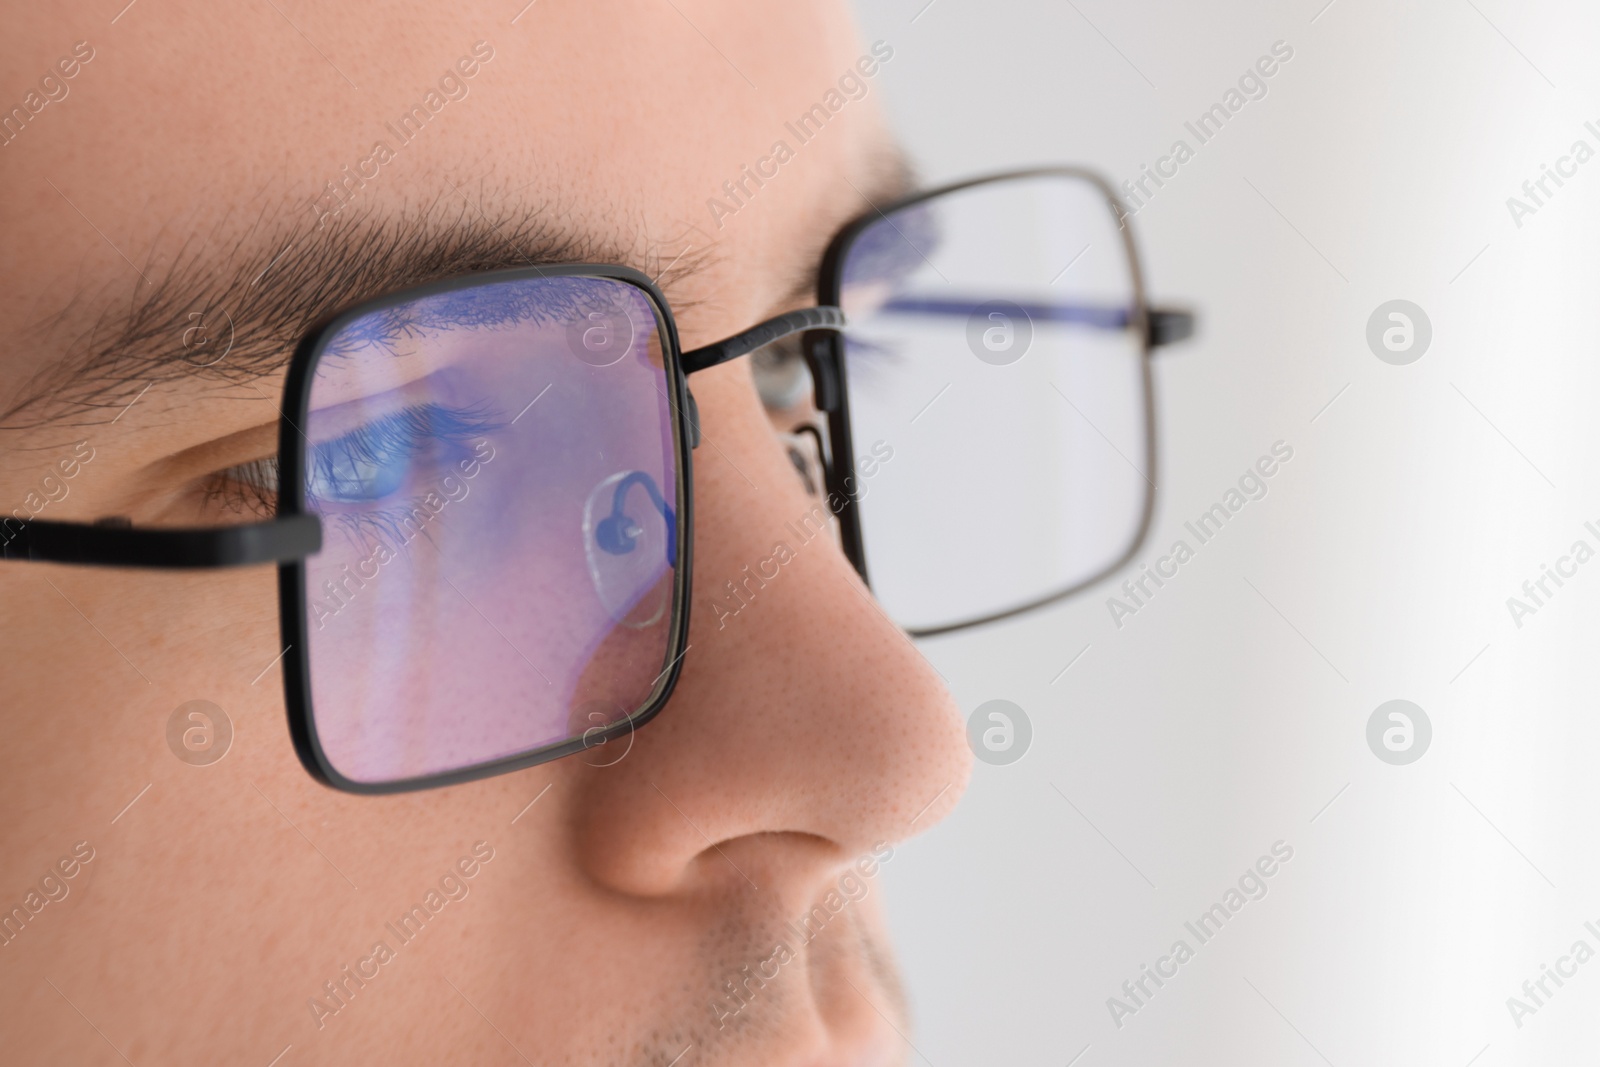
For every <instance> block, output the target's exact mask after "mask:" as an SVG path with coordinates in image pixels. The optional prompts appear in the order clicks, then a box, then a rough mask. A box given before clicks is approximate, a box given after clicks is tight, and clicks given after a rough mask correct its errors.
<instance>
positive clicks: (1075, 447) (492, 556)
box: [0, 168, 1193, 793]
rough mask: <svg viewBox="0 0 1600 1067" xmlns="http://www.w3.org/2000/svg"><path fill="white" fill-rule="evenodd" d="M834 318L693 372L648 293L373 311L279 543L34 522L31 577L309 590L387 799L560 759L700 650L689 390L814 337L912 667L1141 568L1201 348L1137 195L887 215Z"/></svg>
mask: <svg viewBox="0 0 1600 1067" xmlns="http://www.w3.org/2000/svg"><path fill="white" fill-rule="evenodd" d="M817 285H818V296H819V303H820V305H821V306H819V307H815V308H809V309H805V310H802V311H796V312H791V313H789V314H786V315H781V316H778V317H777V318H774V319H771V320H769V321H767V322H764V323H761V324H760V325H758V326H755V327H753V328H752V329H750V330H747V331H745V332H743V333H740V334H738V335H736V336H734V337H731V338H729V339H727V340H724V341H721V342H718V343H717V344H713V345H708V346H706V347H704V348H699V349H695V350H692V351H689V352H683V351H682V350H681V349H680V347H679V343H678V336H677V329H676V326H675V325H674V322H673V317H672V311H671V309H670V307H669V306H668V305H667V303H666V301H665V299H664V298H663V297H662V295H661V293H660V292H659V291H658V290H657V288H656V286H655V285H654V284H653V283H652V282H651V280H650V279H649V278H648V277H646V276H645V275H643V274H641V273H639V272H638V271H635V270H631V269H629V268H626V267H620V266H603V265H593V264H573V265H563V266H546V267H530V268H525V269H516V270H506V271H497V272H492V273H484V274H477V275H471V276H467V277H460V278H450V279H446V280H443V281H438V282H435V283H432V284H429V285H424V286H420V287H417V288H413V289H408V290H405V291H403V292H398V293H392V294H389V295H387V296H383V297H380V298H378V299H375V300H370V301H367V302H365V303H362V304H359V305H357V306H355V307H353V308H350V309H348V310H346V311H344V312H342V313H340V314H338V315H335V316H334V317H333V318H331V319H330V320H328V321H326V322H324V323H322V324H320V325H318V326H317V327H315V328H313V329H312V330H311V331H310V332H309V333H308V334H307V335H306V337H305V338H304V340H303V341H302V342H301V344H300V345H299V347H298V348H297V350H296V352H295V354H294V357H293V359H292V361H291V362H290V365H289V369H288V376H287V379H286V383H285V386H284V394H283V403H282V419H281V421H280V427H279V453H278V468H277V479H276V485H263V486H262V487H261V488H262V489H263V490H265V491H275V493H276V516H275V518H273V519H272V520H271V521H267V522H258V523H250V524H244V525H236V526H224V527H215V528H205V529H167V528H137V529H136V528H132V527H131V526H130V524H128V523H127V522H126V521H125V520H118V519H108V520H101V521H100V522H97V523H94V524H71V523H56V522H42V521H25V522H21V521H16V520H11V519H7V520H4V521H0V558H5V559H29V560H43V561H51V562H59V563H79V564H102V565H111V566H127V567H150V568H209V567H226V566H236V565H244V564H252V563H265V562H275V563H277V564H278V565H279V612H280V620H281V629H282V635H283V643H284V645H285V646H286V649H287V650H286V652H285V653H284V654H283V656H282V670H283V678H284V686H285V693H286V700H287V705H288V711H289V723H290V732H291V735H292V737H293V740H294V744H295V748H296V751H297V752H298V754H299V756H300V759H301V761H302V763H303V764H304V765H305V767H306V769H307V770H308V771H309V772H310V773H311V774H312V775H313V776H314V777H316V778H317V779H319V780H321V781H323V782H325V783H327V784H329V785H331V786H334V787H336V788H340V789H344V790H348V791H351V792H358V793H383V792H394V791H400V790H409V789H419V788H426V787H430V786H437V785H444V784H448V783H451V782H459V781H464V780H468V779H472V778H478V777H483V776H486V775H491V774H498V773H502V772H505V771H510V770H514V769H516V768H520V767H525V766H529V765H532V764H535V763H541V762H546V761H549V760H554V759H558V758H560V757H563V756H566V755H570V754H572V753H575V752H579V751H582V750H584V749H587V748H591V747H593V746H596V745H599V744H603V743H605V742H607V741H609V740H611V739H613V738H617V737H620V736H622V735H623V734H626V733H628V732H631V731H632V730H634V729H635V728H637V727H638V726H640V725H642V724H643V723H645V722H646V721H648V720H649V719H650V718H651V717H653V716H654V715H655V714H656V713H657V712H659V711H660V710H661V708H662V707H663V706H664V705H665V704H666V702H667V700H668V699H669V697H670V696H671V694H672V690H673V687H674V685H675V683H676V681H677V678H678V674H679V672H680V671H681V669H682V666H683V661H684V657H685V653H686V651H687V640H688V630H689V604H690V595H689V594H690V556H691V550H692V547H693V537H692V528H693V527H692V515H693V493H692V487H691V467H692V464H691V456H692V454H693V451H694V449H695V447H696V446H697V445H698V444H699V428H698V427H699V419H698V414H697V412H696V408H695V402H694V397H693V395H692V393H691V392H690V391H689V385H688V376H689V375H691V374H694V373H695V372H697V371H700V370H704V369H706V368H708V367H713V366H716V365H718V364H721V363H724V362H727V361H729V360H732V359H736V358H738V357H740V356H743V355H747V354H750V353H752V352H755V351H757V350H758V349H762V348H764V347H766V346H770V345H772V344H773V342H777V341H780V340H782V339H784V338H789V337H798V338H799V341H800V345H799V349H800V351H799V354H798V356H794V357H790V358H792V359H799V360H801V361H803V365H804V368H805V372H806V374H807V375H809V379H810V383H809V388H810V391H811V393H812V398H813V403H814V406H815V408H816V410H817V412H818V413H819V417H820V419H821V420H822V422H823V423H824V425H823V426H822V427H820V428H817V429H815V430H814V431H813V436H814V438H815V441H816V446H817V450H818V453H819V456H820V459H821V462H822V469H823V473H824V484H825V489H826V497H825V499H826V505H827V510H826V512H825V513H823V514H824V517H825V519H826V521H827V522H828V523H829V524H830V525H832V526H833V527H834V528H835V529H836V532H837V534H838V537H839V539H840V542H841V544H842V546H843V549H844V551H845V553H846V554H847V555H848V556H849V558H850V560H851V562H852V563H853V564H854V565H855V567H856V568H857V570H858V571H860V573H861V574H862V577H863V578H864V579H869V580H870V582H871V584H872V587H873V589H874V592H875V594H876V595H877V597H878V599H879V600H880V602H881V603H882V605H883V606H884V609H885V610H886V611H887V612H888V613H889V615H890V616H891V617H892V618H893V619H894V620H895V621H896V622H897V623H899V624H900V625H902V626H903V627H905V628H906V629H908V630H909V631H910V632H912V633H914V634H919V633H922V634H925V633H940V632H947V631H950V630H954V629H959V628H962V627H965V626H972V625H977V624H979V623H983V622H987V621H990V620H993V619H997V618H1001V617H1005V616H1008V615H1012V614H1015V613H1017V612H1020V611H1025V610H1028V609H1030V608H1035V607H1038V606H1040V605H1042V604H1046V603H1049V602H1051V601H1054V600H1057V599H1060V598H1061V597H1063V596H1066V595H1068V594H1070V593H1071V592H1073V591H1075V590H1077V589H1080V588H1082V587H1083V586H1085V585H1087V584H1089V583H1091V582H1093V581H1095V580H1096V579H1098V578H1100V577H1102V576H1104V575H1105V574H1107V573H1109V572H1110V571H1112V570H1114V569H1115V568H1116V567H1118V566H1119V565H1120V564H1121V563H1122V562H1124V561H1125V560H1126V559H1127V558H1128V557H1129V556H1130V555H1131V554H1132V553H1133V552H1134V551H1135V550H1136V548H1137V547H1138V545H1139V543H1140V541H1141V539H1142V538H1143V536H1144V533H1145V530H1146V528H1147V526H1148V524H1149V517H1150V511H1151V506H1152V502H1153V483H1154V470H1153V464H1154V460H1155V436H1154V435H1155V429H1154V418H1153V407H1152V395H1151V384H1150V373H1149V360H1148V357H1149V355H1150V353H1151V351H1152V349H1153V348H1154V347H1155V346H1157V345H1161V344H1165V343H1168V342H1171V341H1175V340H1178V339H1180V338H1182V337H1184V336H1187V335H1188V334H1189V333H1190V332H1191V330H1192V327H1193V318H1192V316H1190V315H1189V314H1188V313H1186V312H1181V311H1155V310H1151V309H1149V308H1148V307H1147V306H1146V304H1145V298H1144V293H1143V288H1142V284H1141V281H1140V274H1139V266H1138V261H1137V257H1136V255H1135V251H1134V247H1133V244H1132V239H1131V235H1130V234H1129V232H1128V231H1127V229H1126V227H1125V226H1124V225H1123V224H1122V216H1121V213H1120V211H1119V210H1118V208H1117V203H1116V199H1115V195H1114V194H1113V193H1112V191H1111V189H1110V187H1109V186H1108V185H1106V184H1105V183H1104V182H1103V181H1102V180H1100V179H1099V178H1097V177H1096V176H1094V175H1092V174H1089V173H1087V172H1084V171H1080V170H1076V169H1068V168H1053V169H1040V170H1030V171H1024V172H1017V173H1010V174H1003V175H998V176H993V177H988V178H983V179H979V180H976V181H971V182H965V183H961V184H958V185H952V186H948V187H945V188H942V189H938V190H935V191H933V192H929V193H924V194H921V195H919V196H914V197H911V198H909V199H906V200H903V201H900V202H898V203H896V204H893V205H890V206H887V207H884V208H882V209H875V210H873V211H872V212H870V213H869V214H867V215H865V216H863V217H862V218H860V219H858V220H857V221H855V222H853V223H851V224H850V225H848V226H846V227H845V228H844V229H843V230H841V231H840V232H839V233H838V235H837V236H836V237H835V238H834V240H833V242H832V244H831V245H830V247H829V248H828V251H827V253H826V255H825V257H824V259H823V262H822V266H821V270H820V274H819V277H818V283H817ZM770 351H772V350H770V349H769V353H770ZM765 366H766V368H767V370H768V371H769V372H770V370H771V366H772V364H771V361H770V360H769V361H768V362H767V364H765ZM769 376H770V374H769ZM824 430H825V432H823V431H824Z"/></svg>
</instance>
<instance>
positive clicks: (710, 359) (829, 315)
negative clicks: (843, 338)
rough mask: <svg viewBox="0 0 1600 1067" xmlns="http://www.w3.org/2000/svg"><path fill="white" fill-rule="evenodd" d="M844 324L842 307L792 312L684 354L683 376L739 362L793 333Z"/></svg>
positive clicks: (840, 327)
mask: <svg viewBox="0 0 1600 1067" xmlns="http://www.w3.org/2000/svg"><path fill="white" fill-rule="evenodd" d="M844 325H845V322H844V311H843V310H841V309H840V308H836V307H827V306H823V307H814V308H804V309H802V310H800V311H791V312H789V313H788V314H786V315H779V316H778V317H777V318H772V319H768V320H767V321H766V322H763V323H760V324H758V325H755V326H752V327H750V328H749V329H748V330H746V331H744V332H743V333H736V334H734V335H733V336H732V337H729V338H727V339H726V340H722V341H718V342H717V343H716V344H711V345H706V346H705V347H704V348H696V349H693V350H691V351H689V352H685V353H684V354H683V373H685V374H693V373H694V372H695V371H702V370H706V369H707V368H709V367H715V366H717V365H718V364H720V363H726V362H728V361H729V360H731V359H738V358H739V357H740V356H748V355H749V354H750V353H751V352H754V351H755V350H756V349H758V348H763V347H765V346H767V345H770V344H771V343H772V342H774V341H778V340H782V339H783V338H785V337H789V336H791V335H792V334H797V333H804V332H805V331H807V330H842V329H844Z"/></svg>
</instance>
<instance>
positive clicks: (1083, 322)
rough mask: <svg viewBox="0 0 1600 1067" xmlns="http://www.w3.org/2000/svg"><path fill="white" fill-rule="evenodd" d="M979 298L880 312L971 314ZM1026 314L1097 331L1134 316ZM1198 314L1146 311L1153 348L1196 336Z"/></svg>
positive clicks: (1098, 309) (1030, 307)
mask: <svg viewBox="0 0 1600 1067" xmlns="http://www.w3.org/2000/svg"><path fill="white" fill-rule="evenodd" d="M983 303H984V302H983V301H980V300H978V299H976V298H972V299H967V300H962V299H929V298H924V297H897V298H895V299H893V300H890V301H888V302H887V303H885V304H884V305H883V306H882V307H881V308H879V310H880V311H886V312H899V313H901V314H906V315H972V314H975V313H976V312H977V311H978V310H979V309H980V308H981V307H982V306H983ZM1018 306H1019V307H1021V309H1022V311H1023V313H1024V314H1026V315H1027V316H1028V317H1029V318H1030V319H1033V320H1034V321H1035V322H1056V323H1070V324H1073V325H1078V326H1087V327H1089V328H1090V329H1097V330H1123V329H1127V327H1128V326H1129V325H1130V324H1131V323H1132V321H1133V317H1132V315H1131V314H1130V313H1129V311H1128V309H1127V308H1125V307H1119V306H1116V305H1112V304H1021V305H1018ZM1194 328H1195V314H1194V312H1192V311H1188V310H1184V309H1180V308H1150V309H1148V310H1147V311H1146V312H1145V329H1146V332H1147V335H1148V336H1149V338H1150V347H1151V348H1159V347H1161V346H1163V345H1171V344H1176V343H1177V342H1179V341H1182V340H1184V339H1186V338H1189V337H1192V336H1194Z"/></svg>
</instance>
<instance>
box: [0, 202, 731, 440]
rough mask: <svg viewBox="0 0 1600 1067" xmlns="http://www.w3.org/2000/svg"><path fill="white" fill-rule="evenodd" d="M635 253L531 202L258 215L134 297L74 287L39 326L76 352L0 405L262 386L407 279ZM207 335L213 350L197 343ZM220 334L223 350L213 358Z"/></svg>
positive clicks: (20, 410) (103, 416)
mask: <svg viewBox="0 0 1600 1067" xmlns="http://www.w3.org/2000/svg"><path fill="white" fill-rule="evenodd" d="M639 258H640V257H639V255H638V254H637V253H634V252H629V251H627V250H625V249H623V248H620V247H618V246H616V245H615V244H613V243H610V242H607V241H606V240H604V239H602V238H600V237H598V236H594V235H575V234H572V233H567V232H563V231H559V230H557V229H555V227H554V226H553V224H552V223H550V222H549V221H548V213H547V212H544V211H541V210H539V209H536V208H533V207H531V206H528V205H526V204H504V203H503V204H500V205H474V204H471V203H468V202H466V201H465V200H463V201H461V202H459V206H458V207H457V206H450V205H447V204H441V203H435V204H434V205H432V207H431V208H430V209H426V210H423V211H421V212H418V213H413V214H409V215H396V214H380V213H378V212H376V211H368V212H365V213H359V212H355V211H347V212H344V213H341V214H340V215H338V216H335V217H334V218H332V219H331V220H327V221H326V222H325V223H324V224H321V225H317V224H314V223H309V222H300V221H299V220H293V221H284V220H279V221H278V222H277V223H275V224H263V223H261V222H259V221H258V223H257V224H256V225H255V226H252V227H251V228H250V229H249V231H247V232H246V233H245V234H244V235H242V236H240V237H238V238H236V239H235V240H234V241H233V242H232V243H231V244H230V245H227V246H224V248H223V250H222V251H221V252H220V254H217V253H212V254H207V255H202V254H200V253H188V252H187V250H186V249H183V250H180V251H179V253H178V255H177V256H176V257H175V259H174V261H173V262H172V263H171V264H170V265H169V266H168V267H167V269H166V270H165V271H164V272H163V273H161V274H160V275H157V276H154V277H153V278H152V280H151V282H150V283H149V284H145V283H143V282H141V283H140V284H138V286H137V287H136V288H135V290H134V292H133V294H132V297H131V299H130V300H129V302H128V303H126V304H123V303H121V302H119V301H106V303H105V306H103V307H101V308H99V309H97V310H91V309H87V308H86V306H85V305H86V304H87V303H88V301H87V299H86V298H84V297H83V296H79V297H77V298H74V299H73V300H72V301H71V302H70V303H69V304H68V305H67V306H66V307H65V308H64V309H63V310H61V311H59V312H57V313H56V314H54V315H52V316H51V317H50V318H49V319H48V320H46V321H45V322H44V323H43V324H41V326H40V332H42V333H44V334H46V335H57V334H59V335H61V336H65V337H69V338H71V340H70V341H69V343H68V352H67V355H66V357H65V358H64V359H62V360H61V361H60V362H59V363H58V364H57V365H56V366H55V367H53V368H51V369H49V370H48V371H46V372H44V373H43V374H42V375H41V376H40V377H39V378H38V379H36V380H35V381H34V382H32V383H29V388H28V389H27V390H26V391H25V392H24V393H23V395H22V396H21V397H20V398H19V399H18V400H16V401H14V402H13V403H11V404H9V405H8V406H7V407H6V409H5V410H4V411H0V428H4V429H8V430H21V429H35V428H38V427H41V426H46V425H80V426H81V425H95V424H103V423H104V422H106V421H107V420H109V419H110V418H111V417H112V416H114V415H115V414H116V413H117V412H118V411H119V410H121V409H123V408H124V407H125V406H126V405H128V403H129V401H131V400H133V399H134V398H135V397H136V396H139V395H141V394H142V391H143V390H146V389H148V388H149V387H151V386H152V385H157V384H162V383H170V382H174V381H203V382H207V383H210V384H214V385H222V386H244V385H247V384H252V383H255V382H257V381H259V380H260V379H262V378H265V377H269V376H273V375H276V374H278V373H280V372H281V371H282V370H283V368H284V367H285V366H286V365H287V363H288V361H289V358H290V356H291V354H292V353H293V352H294V349H295V346H296V345H297V344H298V343H299V341H300V339H301V337H302V336H303V335H304V334H305V333H306V332H307V331H308V330H309V329H310V328H311V327H312V326H313V325H314V324H315V323H317V322H319V321H321V320H322V319H324V318H327V317H328V316H330V315H333V314H334V313H336V312H338V311H340V310H342V309H344V308H346V307H349V306H351V305H353V304H356V303H359V302H361V301H362V300H366V299H369V298H371V297H375V296H379V295H382V294H383V293H386V292H392V291H394V290H397V289H404V288H407V287H409V286H412V285H419V284H422V283H424V282H428V281H433V280H436V279H440V278H447V277H453V276H457V275H463V274H476V273H482V272H486V271H493V270H501V269H504V268H508V267H526V266H548V265H553V264H557V263H579V262H589V263H614V264H621V265H627V266H635V267H639V268H640V269H645V267H644V265H642V264H641V263H640V262H639ZM703 264H704V261H703V260H701V259H698V258H695V257H689V256H686V257H683V259H682V260H680V261H679V262H677V263H675V264H673V265H671V269H670V270H669V271H667V272H664V273H665V274H666V277H667V278H668V279H669V280H671V281H677V280H679V279H681V278H682V277H685V276H687V275H689V274H691V273H694V272H695V271H696V270H698V269H700V268H701V267H702V266H703ZM146 273H149V272H148V271H147V272H146ZM200 330H203V331H204V333H200V332H197V331H200ZM207 336H209V338H210V340H209V341H208V342H207V343H209V344H212V345H213V346H214V347H213V348H210V349H201V348H200V347H199V345H198V341H199V340H200V339H201V338H202V337H207ZM219 345H220V346H225V347H226V352H227V354H226V356H225V357H223V358H222V359H220V360H219V361H218V362H216V363H215V364H214V365H211V366H206V365H204V364H205V363H208V362H210V361H211V360H212V359H213V358H215V357H213V356H212V355H211V353H212V352H214V351H215V350H216V347H215V346H219Z"/></svg>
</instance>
